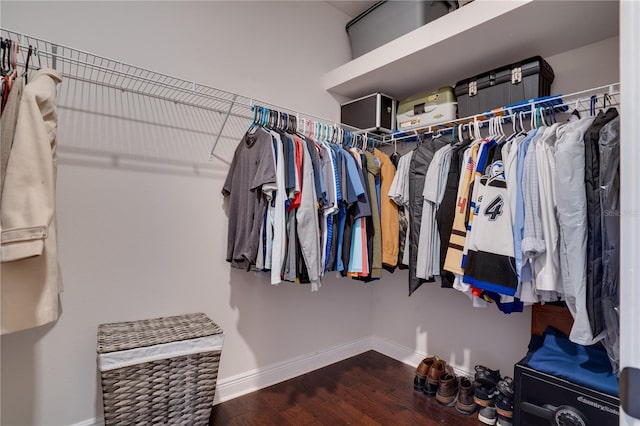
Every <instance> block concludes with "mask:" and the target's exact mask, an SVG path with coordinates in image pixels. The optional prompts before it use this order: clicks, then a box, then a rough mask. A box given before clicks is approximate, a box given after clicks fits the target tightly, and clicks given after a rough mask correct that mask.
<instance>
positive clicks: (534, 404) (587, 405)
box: [513, 361, 620, 426]
mask: <svg viewBox="0 0 640 426" xmlns="http://www.w3.org/2000/svg"><path fill="white" fill-rule="evenodd" d="M514 371H515V374H514V376H515V377H514V388H515V389H514V391H515V398H514V402H513V409H514V410H513V411H514V413H513V414H514V416H513V417H514V418H513V420H514V422H513V424H514V425H515V426H549V425H576V426H580V425H586V426H617V425H618V424H619V421H620V412H619V408H618V407H619V405H620V400H619V399H618V398H617V397H615V396H612V395H608V394H606V393H603V392H599V391H596V390H594V389H590V388H587V387H585V386H581V385H578V384H576V383H573V382H570V381H568V380H565V379H561V378H559V377H556V376H553V375H551V374H547V373H543V372H541V371H538V370H535V369H533V368H530V367H528V366H526V365H524V364H523V363H522V361H521V362H519V363H518V364H516V366H515V370H514Z"/></svg>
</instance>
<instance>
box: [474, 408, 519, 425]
mask: <svg viewBox="0 0 640 426" xmlns="http://www.w3.org/2000/svg"><path fill="white" fill-rule="evenodd" d="M478 420H479V421H480V422H481V423H484V424H485V425H495V424H497V425H498V426H512V425H513V423H511V419H510V418H507V417H503V416H500V415H498V414H497V409H496V405H495V404H491V405H489V406H487V407H484V408H482V409H481V410H480V411H478Z"/></svg>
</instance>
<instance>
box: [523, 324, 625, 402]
mask: <svg viewBox="0 0 640 426" xmlns="http://www.w3.org/2000/svg"><path fill="white" fill-rule="evenodd" d="M527 358H528V362H526V364H527V365H528V366H529V367H531V368H534V369H536V370H538V371H541V372H543V373H548V374H551V375H554V376H557V377H560V378H563V379H566V380H569V381H570V382H573V383H577V384H579V385H582V386H586V387H588V388H591V389H595V390H598V391H600V392H604V393H607V394H609V395H614V396H618V378H617V377H616V376H615V375H614V374H613V372H612V370H611V364H610V363H609V358H608V357H607V352H606V351H605V350H604V349H600V348H598V347H591V346H582V345H578V344H575V343H573V342H572V341H570V340H569V339H568V338H567V337H566V336H565V335H563V334H562V333H561V332H559V331H557V330H555V329H553V328H548V329H547V331H545V336H544V342H543V343H542V346H540V348H538V349H537V350H536V351H535V352H533V353H532V354H530V356H528V357H527Z"/></svg>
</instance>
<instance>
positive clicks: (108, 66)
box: [0, 28, 360, 159]
mask: <svg viewBox="0 0 640 426" xmlns="http://www.w3.org/2000/svg"><path fill="white" fill-rule="evenodd" d="M0 33H1V35H2V38H4V39H11V40H12V41H14V42H16V41H17V42H18V43H19V55H18V61H17V62H18V66H20V67H24V65H25V63H26V60H27V54H28V50H29V47H30V46H31V47H32V48H33V50H32V52H33V53H32V56H31V59H30V63H29V66H30V69H39V68H53V69H55V70H56V71H58V72H59V73H60V74H62V76H63V77H64V78H69V79H73V80H77V81H80V82H84V83H90V84H96V85H100V86H104V87H107V88H110V89H118V90H121V91H123V92H128V93H132V94H135V95H140V96H148V97H151V98H155V99H160V100H163V101H167V102H173V103H174V104H181V105H186V106H190V107H195V108H200V109H203V110H207V111H212V112H215V113H219V114H221V116H222V117H223V120H222V125H221V127H220V129H219V130H218V131H217V132H216V133H217V136H216V137H215V140H214V141H213V142H212V149H211V154H210V159H211V158H213V152H214V150H215V148H216V146H217V144H218V142H219V141H220V138H221V136H222V134H223V130H224V127H225V125H226V124H227V122H228V120H229V118H230V117H236V118H239V119H246V120H247V125H248V124H249V123H250V122H251V120H253V114H252V108H253V107H254V106H264V107H268V108H270V109H274V110H277V111H279V112H283V113H286V114H290V115H294V116H295V117H296V118H297V122H298V125H302V124H303V122H309V121H311V122H317V123H322V124H324V125H326V126H329V127H331V128H334V129H335V128H342V129H346V130H351V131H354V132H355V131H359V130H360V129H357V128H354V127H351V126H347V125H343V124H340V123H336V122H335V121H332V120H327V119H325V118H322V117H318V116H314V115H312V114H306V113H301V112H298V111H295V110H292V109H289V108H285V107H281V106H278V105H274V104H272V103H270V102H264V101H260V100H256V99H253V98H251V97H249V96H244V95H241V94H237V93H232V92H229V91H226V90H222V89H217V88H214V87H211V86H207V85H204V84H200V83H196V82H194V81H190V80H185V79H183V78H178V77H173V76H170V75H167V74H163V73H160V72H156V71H152V70H149V69H146V68H142V67H138V66H135V65H131V64H127V63H124V62H122V61H117V60H115V59H110V58H106V57H103V56H99V55H96V54H93V53H89V52H85V51H83V50H79V49H75V48H72V47H69V46H65V45H62V44H59V43H54V42H51V41H47V40H44V39H41V38H38V37H34V36H30V35H26V34H23V33H20V32H17V31H12V30H9V29H5V28H0Z"/></svg>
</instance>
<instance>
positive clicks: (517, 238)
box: [513, 128, 538, 303]
mask: <svg viewBox="0 0 640 426" xmlns="http://www.w3.org/2000/svg"><path fill="white" fill-rule="evenodd" d="M537 133H538V129H537V128H535V129H532V130H531V131H529V132H528V133H527V135H526V136H525V138H524V139H523V140H522V141H521V142H520V143H519V145H518V159H517V166H516V213H515V222H514V224H513V245H514V258H515V260H516V273H517V275H518V283H519V284H518V285H519V291H518V296H519V297H520V299H521V300H522V301H524V302H526V303H537V302H538V298H537V296H536V295H535V294H534V293H533V284H532V281H533V275H532V272H531V268H530V266H529V264H528V263H527V264H525V262H524V255H523V252H522V238H523V237H524V219H525V204H524V191H523V181H524V169H525V159H526V156H527V151H528V150H529V145H530V144H531V141H532V140H533V138H534V137H535V136H536V134H537Z"/></svg>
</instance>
